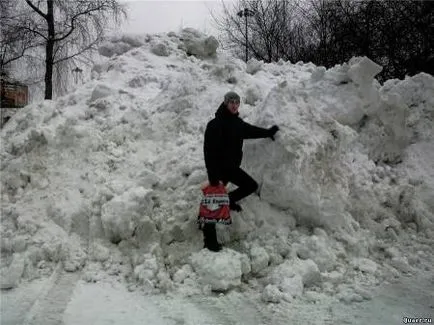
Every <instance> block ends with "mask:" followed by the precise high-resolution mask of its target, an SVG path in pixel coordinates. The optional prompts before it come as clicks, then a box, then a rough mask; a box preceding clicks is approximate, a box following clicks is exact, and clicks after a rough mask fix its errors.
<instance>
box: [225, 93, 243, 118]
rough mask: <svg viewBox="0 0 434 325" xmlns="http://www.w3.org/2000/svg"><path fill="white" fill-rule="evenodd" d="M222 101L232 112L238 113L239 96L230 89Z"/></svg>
mask: <svg viewBox="0 0 434 325" xmlns="http://www.w3.org/2000/svg"><path fill="white" fill-rule="evenodd" d="M224 102H225V104H226V107H227V108H228V110H229V111H230V112H231V113H232V114H236V113H238V108H239V107H240V96H239V95H238V94H237V93H236V92H233V91H230V92H228V93H226V94H225V99H224Z"/></svg>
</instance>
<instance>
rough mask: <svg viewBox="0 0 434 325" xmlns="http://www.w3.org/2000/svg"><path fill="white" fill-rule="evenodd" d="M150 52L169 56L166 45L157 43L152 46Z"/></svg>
mask: <svg viewBox="0 0 434 325" xmlns="http://www.w3.org/2000/svg"><path fill="white" fill-rule="evenodd" d="M151 52H152V53H154V54H155V55H158V56H169V55H170V52H169V49H168V48H167V46H166V45H164V44H163V43H158V44H155V45H154V46H152V48H151Z"/></svg>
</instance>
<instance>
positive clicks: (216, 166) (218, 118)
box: [204, 103, 270, 183]
mask: <svg viewBox="0 0 434 325" xmlns="http://www.w3.org/2000/svg"><path fill="white" fill-rule="evenodd" d="M269 136H270V131H269V130H268V129H264V128H260V127H257V126H254V125H251V124H249V123H247V122H244V121H243V120H242V119H241V118H240V117H239V116H238V113H237V114H232V113H231V112H230V111H229V110H228V109H227V107H226V105H225V104H224V103H222V104H221V105H220V107H219V108H218V110H217V112H216V113H215V118H214V119H212V120H211V121H209V122H208V125H207V126H206V130H205V142H204V155H205V166H206V169H207V171H208V179H209V181H210V182H211V183H216V182H218V181H219V180H223V179H226V175H228V174H229V173H230V172H231V171H233V170H234V169H237V168H238V167H240V165H241V160H242V159H243V140H244V139H258V138H267V137H269ZM226 180H227V179H226Z"/></svg>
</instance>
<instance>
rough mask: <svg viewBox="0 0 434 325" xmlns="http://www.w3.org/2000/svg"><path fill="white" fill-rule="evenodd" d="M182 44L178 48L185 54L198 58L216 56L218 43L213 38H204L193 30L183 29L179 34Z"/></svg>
mask: <svg viewBox="0 0 434 325" xmlns="http://www.w3.org/2000/svg"><path fill="white" fill-rule="evenodd" d="M181 40H182V41H183V44H182V45H180V48H181V49H183V50H184V51H185V52H186V53H187V54H191V55H194V56H197V57H199V58H208V57H213V56H215V55H216V51H217V48H218V46H219V43H218V41H217V40H216V39H215V37H213V36H209V37H206V36H205V35H203V34H201V33H200V32H199V31H197V30H195V29H193V28H185V29H183V30H182V33H181Z"/></svg>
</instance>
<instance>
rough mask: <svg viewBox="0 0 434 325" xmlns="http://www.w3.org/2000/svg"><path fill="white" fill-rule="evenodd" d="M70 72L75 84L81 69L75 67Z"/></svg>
mask: <svg viewBox="0 0 434 325" xmlns="http://www.w3.org/2000/svg"><path fill="white" fill-rule="evenodd" d="M72 72H73V73H74V74H75V76H74V81H75V84H77V83H78V75H79V74H80V76H81V74H82V72H83V70H81V69H80V68H79V67H76V68H75V69H72Z"/></svg>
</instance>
